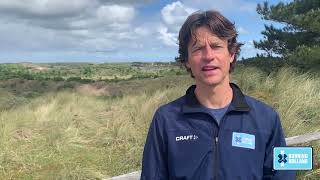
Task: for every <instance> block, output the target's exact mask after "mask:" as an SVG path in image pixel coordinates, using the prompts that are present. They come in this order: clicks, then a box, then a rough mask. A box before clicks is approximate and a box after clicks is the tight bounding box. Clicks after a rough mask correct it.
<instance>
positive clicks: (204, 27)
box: [141, 11, 295, 180]
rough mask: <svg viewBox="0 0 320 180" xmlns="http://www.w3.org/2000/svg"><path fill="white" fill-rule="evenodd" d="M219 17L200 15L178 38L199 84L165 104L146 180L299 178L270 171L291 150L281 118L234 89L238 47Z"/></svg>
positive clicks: (153, 132) (151, 138)
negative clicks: (280, 150) (276, 153)
mask: <svg viewBox="0 0 320 180" xmlns="http://www.w3.org/2000/svg"><path fill="white" fill-rule="evenodd" d="M236 38H237V33H236V30H235V26H234V24H232V23H231V22H230V21H229V20H227V19H226V18H225V17H224V16H222V15H221V14H220V13H219V12H217V11H206V12H196V13H193V14H192V15H190V16H189V17H188V19H187V20H186V21H185V23H184V24H183V25H182V27H181V29H180V32H179V60H180V62H181V63H183V64H184V65H185V67H186V68H187V70H188V71H189V72H190V73H191V76H192V77H194V79H195V84H196V85H193V86H191V87H190V88H189V89H188V90H187V92H186V95H184V96H183V97H180V98H179V99H177V100H175V101H173V102H170V103H169V104H166V105H163V106H161V107H160V108H159V109H158V110H157V111H156V113H155V115H154V118H153V120H152V123H151V125H150V129H149V133H148V137H147V140H146V144H145V148H144V153H143V162H142V173H141V179H142V180H160V179H161V180H165V179H181V180H182V179H184V180H189V179H190V180H211V179H214V180H217V179H219V180H235V179H243V180H256V179H281V180H285V179H290V180H291V179H295V172H294V171H274V170H273V166H272V164H273V147H280V146H286V144H285V140H284V135H283V131H282V128H281V123H280V120H279V116H278V114H277V113H276V112H275V111H274V110H273V109H272V108H271V107H269V106H267V105H266V104H264V103H262V102H259V101H258V100H255V99H253V98H251V97H248V96H245V95H243V94H242V92H241V90H240V89H239V88H238V87H237V86H236V85H235V84H232V83H230V75H229V72H230V71H231V70H232V68H233V67H234V64H235V62H236V58H237V55H238V54H239V50H240V46H241V44H240V43H238V42H237V39H236Z"/></svg>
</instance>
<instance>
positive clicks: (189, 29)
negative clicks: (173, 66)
mask: <svg viewBox="0 0 320 180" xmlns="http://www.w3.org/2000/svg"><path fill="white" fill-rule="evenodd" d="M201 26H207V27H208V28H209V29H210V30H211V32H212V33H213V34H215V35H216V36H218V37H219V38H221V39H225V40H227V41H228V50H229V53H231V54H234V60H233V62H232V63H230V72H231V71H232V70H233V69H234V66H235V63H236V60H237V56H238V55H239V53H240V47H241V46H242V45H243V44H242V43H238V42H237V36H238V34H237V31H236V28H235V26H234V23H231V22H230V21H229V20H228V19H227V18H225V17H224V16H223V15H222V14H220V13H219V12H218V11H214V10H209V11H196V12H194V13H193V14H191V15H190V16H189V17H188V18H187V20H186V21H185V22H184V24H183V25H182V27H181V29H180V31H179V37H178V41H179V56H178V57H176V61H177V62H179V63H180V64H181V65H183V66H184V67H185V68H186V69H187V71H188V72H190V73H191V76H192V77H194V76H193V74H192V72H191V69H190V68H188V67H187V66H186V62H187V61H188V44H189V42H190V40H192V37H195V31H196V29H197V28H199V27H201Z"/></svg>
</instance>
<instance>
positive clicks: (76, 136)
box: [0, 68, 320, 179]
mask: <svg viewBox="0 0 320 180" xmlns="http://www.w3.org/2000/svg"><path fill="white" fill-rule="evenodd" d="M232 76H233V81H235V82H237V83H238V84H239V86H240V87H241V88H242V89H243V90H244V91H245V92H246V93H247V94H249V95H252V96H254V97H256V98H258V99H261V100H263V101H265V102H267V104H270V105H271V106H273V107H275V108H276V110H277V111H278V112H279V114H280V116H281V121H282V124H283V127H284V130H285V133H286V135H287V136H294V135H300V134H304V133H308V132H315V131H319V130H320V121H319V120H320V112H319V107H320V77H319V76H318V75H314V74H299V73H297V72H295V70H294V69H290V68H289V69H288V68H286V69H282V70H280V72H278V73H274V74H270V75H269V76H267V75H266V74H265V73H264V72H262V71H259V70H258V69H255V68H239V69H236V71H235V72H234V73H233V75H232ZM190 84H192V79H191V78H190V77H189V76H170V77H162V78H156V79H148V78H147V79H141V80H139V79H134V80H128V81H120V82H114V83H106V84H104V83H103V84H99V85H100V86H103V87H104V86H105V87H107V88H106V89H107V91H110V92H109V95H103V96H96V95H86V94H83V93H79V92H78V91H76V90H75V89H72V88H69V89H67V90H59V89H57V90H55V91H51V92H48V93H44V92H42V93H41V94H40V95H39V96H36V97H33V98H29V99H28V101H27V102H25V103H23V105H21V106H13V107H11V108H7V109H5V108H3V109H2V108H1V112H0V179H101V178H105V177H111V176H115V175H120V174H125V173H128V172H131V171H135V170H138V169H140V168H141V157H142V151H143V146H144V142H145V137H146V134H147V130H148V127H149V123H150V120H151V118H152V116H153V113H154V111H155V110H156V108H157V107H159V106H160V105H161V104H164V103H167V102H169V101H171V100H174V99H175V98H177V97H179V96H181V95H183V94H184V93H185V90H186V88H187V87H188V85H190ZM0 92H1V93H2V94H0V95H1V96H0V98H3V99H5V97H9V98H11V99H14V98H17V97H16V96H15V94H14V93H12V92H10V88H9V89H5V88H3V89H0ZM10 93H11V94H10ZM7 101H8V102H10V99H9V100H7ZM21 101H23V100H21ZM312 145H313V147H314V152H315V155H316V156H317V160H318V161H320V157H319V154H320V143H319V141H318V142H314V143H312ZM319 177H320V169H319V166H318V167H317V169H315V170H313V171H306V172H299V178H298V179H319Z"/></svg>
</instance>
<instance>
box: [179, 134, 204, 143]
mask: <svg viewBox="0 0 320 180" xmlns="http://www.w3.org/2000/svg"><path fill="white" fill-rule="evenodd" d="M198 138H199V137H198V136H197V135H187V136H177V137H176V141H177V142H178V141H188V140H196V139H198Z"/></svg>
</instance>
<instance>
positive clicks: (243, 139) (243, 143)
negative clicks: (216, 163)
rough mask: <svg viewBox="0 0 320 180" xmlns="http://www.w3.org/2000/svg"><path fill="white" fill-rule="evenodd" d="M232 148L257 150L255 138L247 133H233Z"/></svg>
mask: <svg viewBox="0 0 320 180" xmlns="http://www.w3.org/2000/svg"><path fill="white" fill-rule="evenodd" d="M232 146H235V147H241V148H248V149H255V136H254V135H252V134H246V133H238V132H233V133H232Z"/></svg>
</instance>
